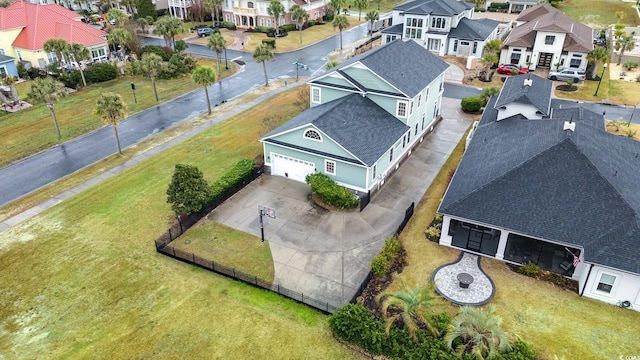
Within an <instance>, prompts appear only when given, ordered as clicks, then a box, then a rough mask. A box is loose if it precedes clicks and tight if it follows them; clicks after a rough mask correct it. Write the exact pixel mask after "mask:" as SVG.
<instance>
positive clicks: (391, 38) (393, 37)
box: [385, 35, 396, 44]
mask: <svg viewBox="0 0 640 360" xmlns="http://www.w3.org/2000/svg"><path fill="white" fill-rule="evenodd" d="M395 39H396V36H395V35H387V38H386V40H385V44H386V43H390V42H392V41H393V40H395Z"/></svg>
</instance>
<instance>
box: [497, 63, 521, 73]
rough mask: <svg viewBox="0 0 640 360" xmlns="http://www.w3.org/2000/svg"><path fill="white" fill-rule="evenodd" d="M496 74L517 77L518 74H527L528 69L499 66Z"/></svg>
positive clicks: (514, 66) (515, 66)
mask: <svg viewBox="0 0 640 360" xmlns="http://www.w3.org/2000/svg"><path fill="white" fill-rule="evenodd" d="M496 71H497V72H498V74H507V75H519V74H528V73H529V69H527V68H523V67H520V66H517V65H500V66H498V69H497V70H496Z"/></svg>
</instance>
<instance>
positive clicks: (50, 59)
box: [47, 51, 58, 64]
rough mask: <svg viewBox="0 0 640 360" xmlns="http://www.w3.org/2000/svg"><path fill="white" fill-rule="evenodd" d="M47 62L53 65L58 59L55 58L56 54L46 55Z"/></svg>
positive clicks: (53, 52)
mask: <svg viewBox="0 0 640 360" xmlns="http://www.w3.org/2000/svg"><path fill="white" fill-rule="evenodd" d="M47 62H48V63H49V64H55V63H57V62H58V58H57V57H56V52H55V51H52V52H50V53H47Z"/></svg>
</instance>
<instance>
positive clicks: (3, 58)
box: [0, 54, 15, 63]
mask: <svg viewBox="0 0 640 360" xmlns="http://www.w3.org/2000/svg"><path fill="white" fill-rule="evenodd" d="M14 60H15V58H12V57H11V56H7V55H3V54H0V63H6V62H9V61H14Z"/></svg>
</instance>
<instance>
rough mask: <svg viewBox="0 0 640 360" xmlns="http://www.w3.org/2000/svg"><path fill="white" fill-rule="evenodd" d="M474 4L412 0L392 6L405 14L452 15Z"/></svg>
mask: <svg viewBox="0 0 640 360" xmlns="http://www.w3.org/2000/svg"><path fill="white" fill-rule="evenodd" d="M473 7H474V5H473V4H471V3H467V2H462V1H456V0H413V1H408V2H406V3H404V4H400V5H398V6H396V7H394V8H393V10H394V11H400V12H402V13H405V14H415V15H445V16H452V15H457V14H460V13H461V12H463V11H465V10H468V9H473Z"/></svg>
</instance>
